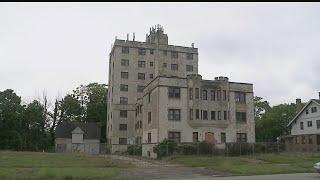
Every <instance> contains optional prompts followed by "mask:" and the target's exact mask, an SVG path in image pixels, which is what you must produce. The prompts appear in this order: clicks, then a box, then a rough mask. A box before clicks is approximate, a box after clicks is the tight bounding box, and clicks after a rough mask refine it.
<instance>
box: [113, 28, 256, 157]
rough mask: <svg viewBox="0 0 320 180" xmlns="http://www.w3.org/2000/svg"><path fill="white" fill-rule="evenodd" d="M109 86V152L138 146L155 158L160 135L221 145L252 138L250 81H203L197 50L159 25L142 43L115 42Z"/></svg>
mask: <svg viewBox="0 0 320 180" xmlns="http://www.w3.org/2000/svg"><path fill="white" fill-rule="evenodd" d="M108 86H109V91H108V93H109V94H108V116H107V141H108V143H109V144H111V147H112V148H111V152H113V153H114V152H123V151H126V148H127V145H128V144H142V145H143V154H144V155H146V156H151V157H154V156H155V155H154V154H153V152H152V150H151V149H152V147H153V146H154V144H157V143H159V142H160V141H162V140H163V139H165V138H171V139H175V140H176V141H178V142H194V141H195V140H197V141H202V140H209V139H211V140H212V141H215V142H218V143H219V144H221V146H223V143H224V142H235V141H237V136H239V137H238V139H239V141H240V140H241V141H247V142H255V134H254V118H253V85H252V84H247V83H234V82H229V80H228V78H226V77H217V78H215V80H212V81H211V80H202V77H201V76H200V75H199V74H198V49H197V48H194V47H193V45H192V46H191V47H182V46H173V45H169V44H168V36H167V35H166V34H164V31H163V28H162V27H160V26H157V27H156V28H151V29H150V32H149V34H147V35H146V41H145V42H139V41H135V40H134V39H133V40H132V41H129V39H128V38H127V40H118V39H116V40H115V43H114V45H113V47H112V50H111V53H110V57H109V85H108ZM235 96H236V97H237V100H235ZM211 99H212V100H211ZM240 99H241V100H240ZM238 100H239V102H236V101H238ZM240 101H241V102H240ZM213 116H214V117H213ZM236 116H238V117H239V118H240V119H241V118H242V119H243V122H237V121H236ZM237 133H238V134H237ZM221 140H222V141H221Z"/></svg>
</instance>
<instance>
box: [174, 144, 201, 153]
mask: <svg viewBox="0 0 320 180" xmlns="http://www.w3.org/2000/svg"><path fill="white" fill-rule="evenodd" d="M178 151H179V154H183V155H191V154H197V147H196V146H195V145H192V144H182V145H179V146H178Z"/></svg>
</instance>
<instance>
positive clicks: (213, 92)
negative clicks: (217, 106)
mask: <svg viewBox="0 0 320 180" xmlns="http://www.w3.org/2000/svg"><path fill="white" fill-rule="evenodd" d="M210 94H211V101H215V100H216V92H215V91H214V90H211V91H210Z"/></svg>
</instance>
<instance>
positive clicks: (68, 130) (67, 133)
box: [55, 122, 101, 139]
mask: <svg viewBox="0 0 320 180" xmlns="http://www.w3.org/2000/svg"><path fill="white" fill-rule="evenodd" d="M77 127H79V128H80V129H81V130H82V131H83V133H84V134H83V139H100V133H101V132H100V131H101V130H100V127H99V126H98V124H97V123H81V122H63V123H61V124H59V125H58V126H57V128H56V131H55V137H56V138H71V137H72V131H73V130H75V129H76V128H77Z"/></svg>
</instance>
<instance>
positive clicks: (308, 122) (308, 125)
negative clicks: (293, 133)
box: [300, 120, 320, 130]
mask: <svg viewBox="0 0 320 180" xmlns="http://www.w3.org/2000/svg"><path fill="white" fill-rule="evenodd" d="M316 124H317V129H320V120H317V121H316ZM307 127H312V121H307ZM300 129H301V130H303V129H304V123H303V122H300Z"/></svg>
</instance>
